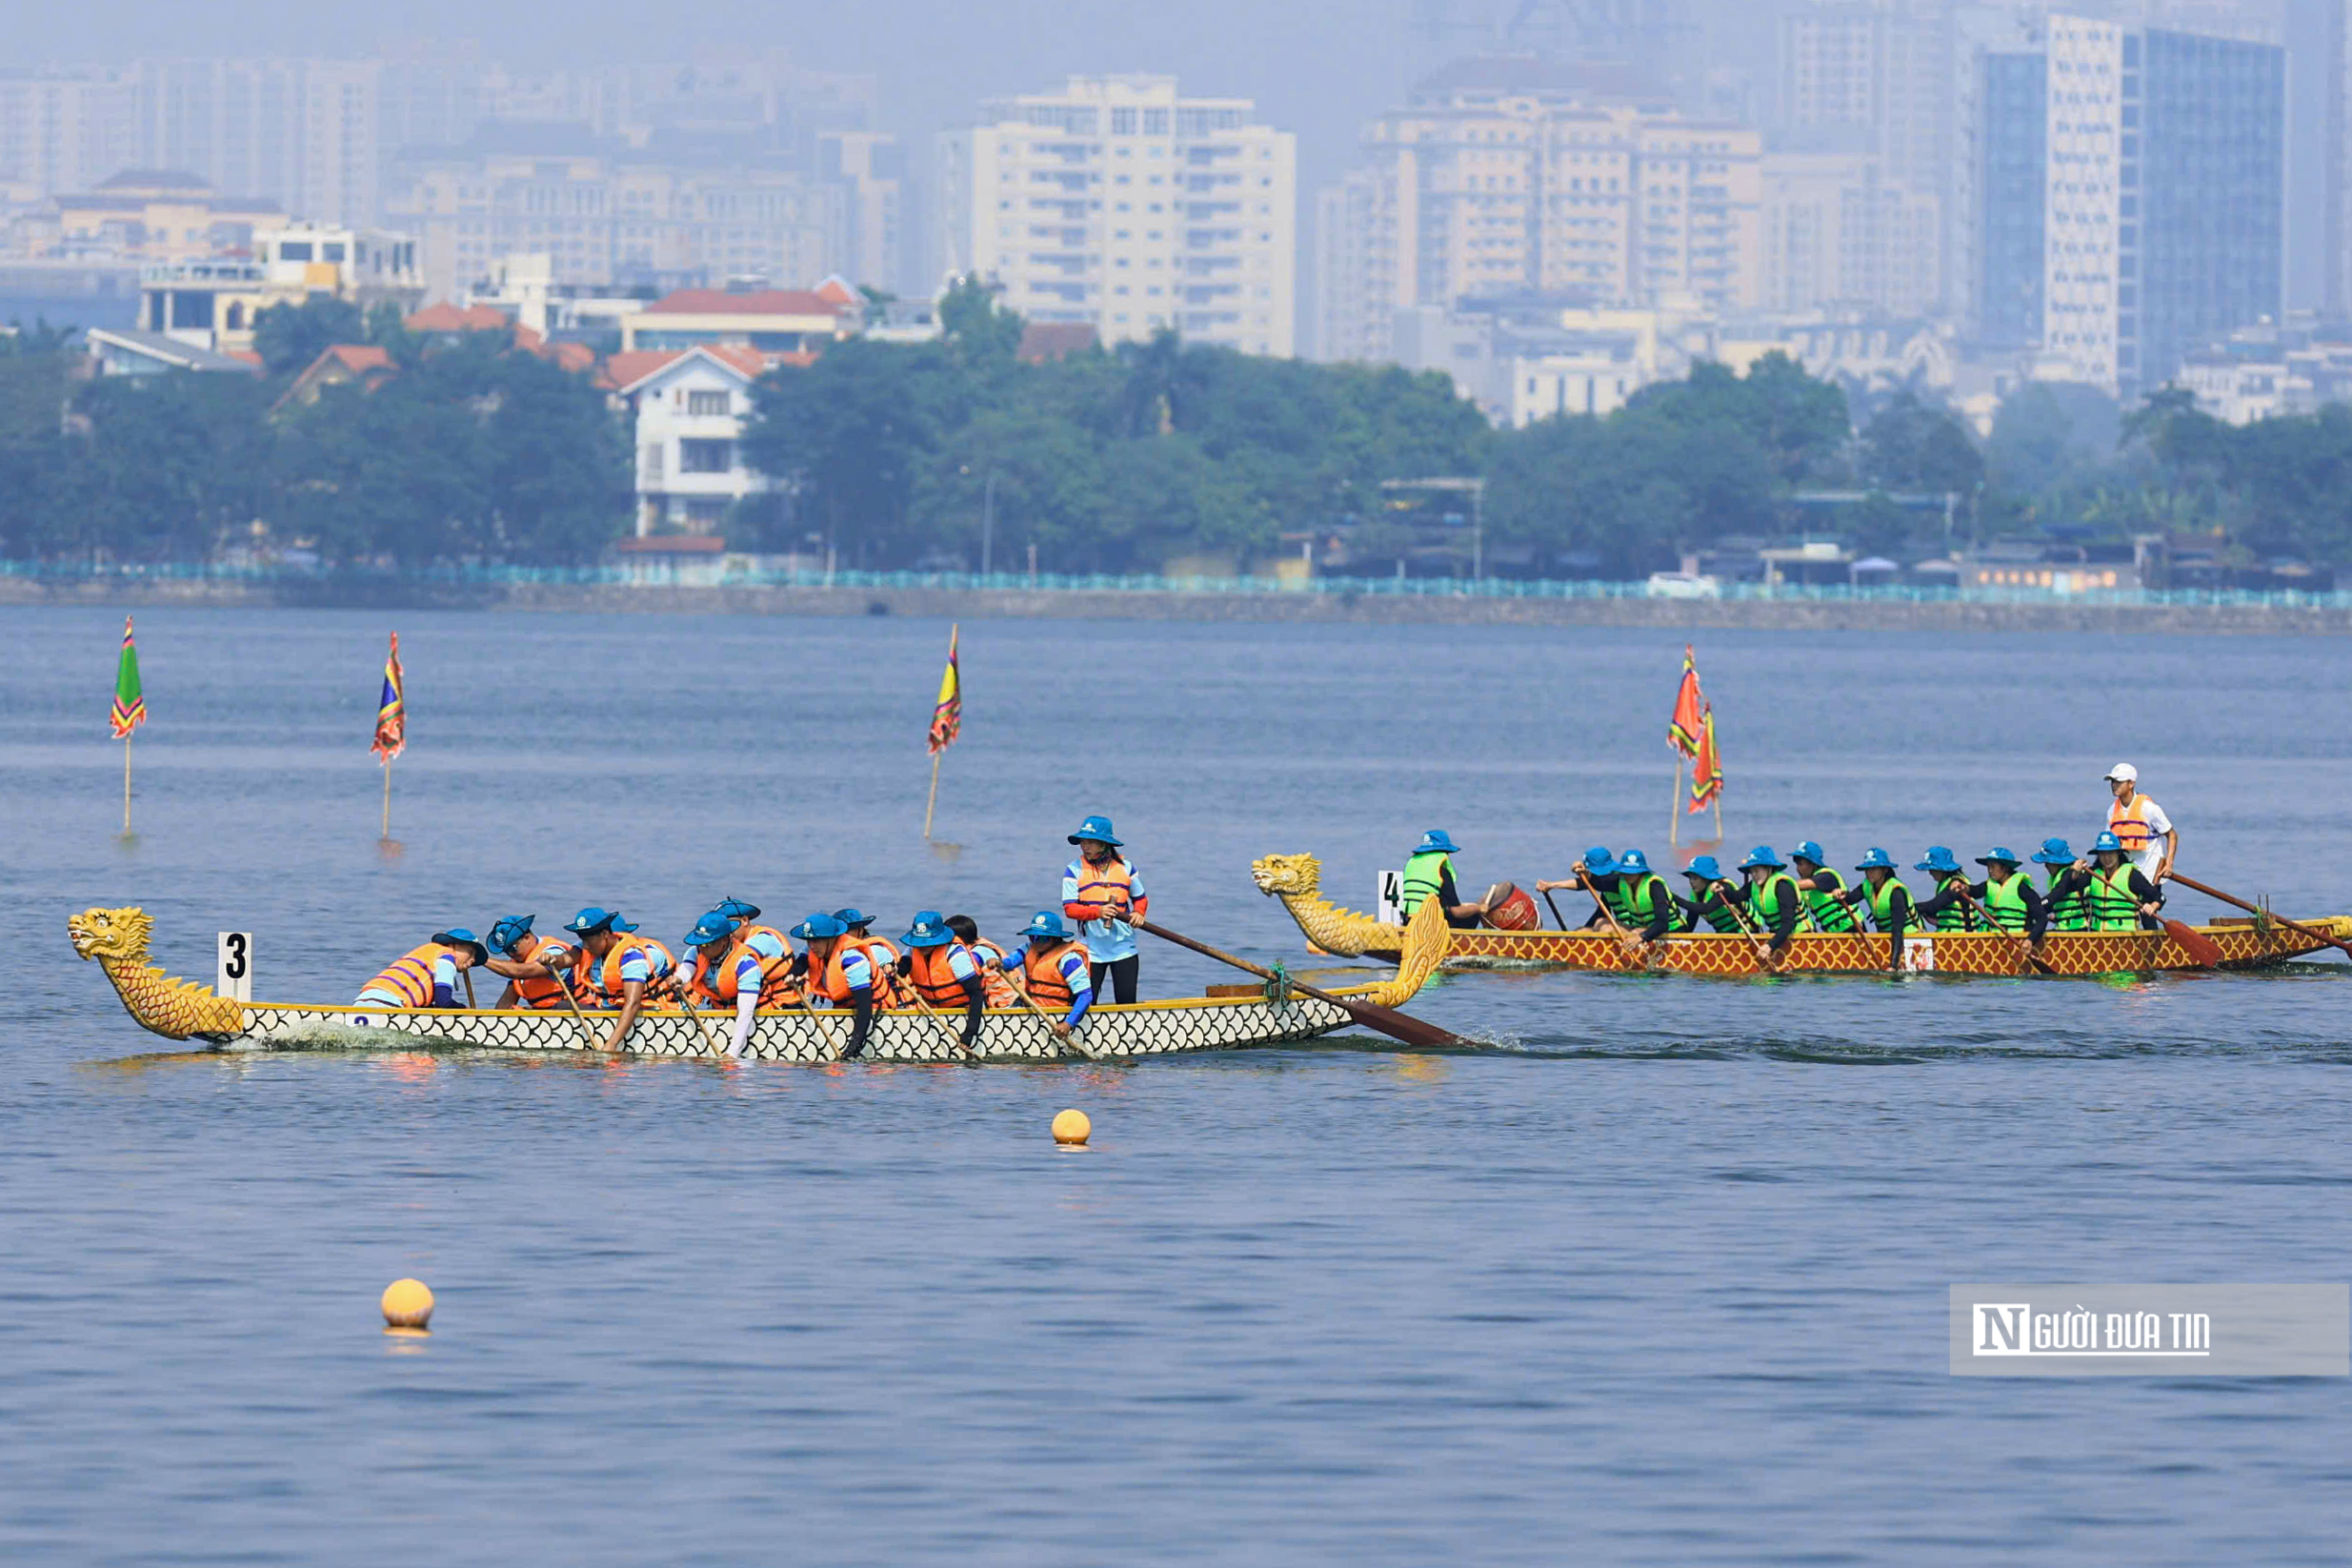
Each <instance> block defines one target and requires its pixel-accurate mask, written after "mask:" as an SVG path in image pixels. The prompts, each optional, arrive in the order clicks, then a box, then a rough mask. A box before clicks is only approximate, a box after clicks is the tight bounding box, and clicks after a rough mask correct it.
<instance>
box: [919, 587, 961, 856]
mask: <svg viewBox="0 0 2352 1568" xmlns="http://www.w3.org/2000/svg"><path fill="white" fill-rule="evenodd" d="M961 631H962V627H961V626H960V625H950V626H949V627H948V629H947V670H946V672H945V673H943V674H941V675H940V676H939V697H938V700H937V701H936V702H935V703H933V704H932V709H931V741H930V744H931V798H930V799H928V800H926V801H925V802H924V803H923V836H924V837H925V838H929V837H930V836H931V819H932V814H934V813H935V812H936V811H937V810H938V807H939V754H941V753H942V752H945V751H946V750H947V749H948V748H949V747H950V746H952V745H954V744H955V737H956V736H957V735H958V734H962V733H963V727H964V677H963V672H962V670H961V669H960V668H959V666H958V665H957V663H956V658H955V641H956V636H957V633H960V632H961Z"/></svg>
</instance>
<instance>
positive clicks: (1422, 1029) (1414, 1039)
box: [1136, 920, 1471, 1046]
mask: <svg viewBox="0 0 2352 1568" xmlns="http://www.w3.org/2000/svg"><path fill="white" fill-rule="evenodd" d="M1136 930H1137V931H1148V932H1150V933H1151V934H1152V935H1155V936H1156V937H1158V938H1159V939H1160V940H1161V941H1163V942H1174V943H1175V944H1176V946H1178V947H1186V948H1191V949H1192V950H1193V951H1194V952H1195V953H1197V954H1199V955H1202V956H1203V957H1208V958H1215V959H1216V961H1217V962H1219V963H1225V964H1231V965H1233V966H1234V968H1236V969H1238V970H1240V971H1242V972H1243V973H1245V974H1250V975H1256V976H1257V977H1258V978H1259V979H1261V980H1272V979H1275V978H1277V975H1275V973H1274V971H1272V970H1270V969H1260V968H1259V967H1258V966H1257V965H1256V964H1254V963H1252V962H1250V961H1249V960H1248V959H1247V958H1236V957H1235V956H1234V955H1232V954H1230V953H1220V952H1218V951H1217V950H1216V948H1213V947H1211V946H1210V945H1209V944H1208V943H1206V942H1196V941H1194V940H1193V939H1192V938H1191V937H1190V936H1184V935H1178V934H1177V933H1176V932H1173V931H1170V930H1169V929H1168V928H1167V927H1165V926H1159V925H1154V924H1153V923H1152V922H1151V921H1149V920H1137V921H1136ZM1282 978H1285V979H1287V978H1288V977H1287V976H1282ZM1288 983H1289V985H1290V988H1291V989H1292V990H1293V991H1296V992H1297V993H1298V994H1299V995H1302V996H1312V997H1314V998H1315V999H1316V1000H1317V1001H1318V1002H1324V1003H1328V1004H1329V1005H1330V1006H1333V1007H1336V1008H1338V1009H1339V1010H1340V1011H1341V1012H1343V1013H1345V1014H1346V1015H1348V1016H1349V1017H1351V1018H1354V1019H1355V1020H1356V1021H1357V1023H1359V1024H1362V1025H1363V1026H1364V1027H1365V1028H1367V1029H1377V1030H1378V1031H1379V1032H1380V1033H1381V1034H1383V1035H1387V1036H1388V1037H1389V1038H1391V1039H1393V1040H1402V1041H1403V1042H1404V1043H1405V1044H1407V1045H1425V1046H1446V1045H1451V1046H1467V1045H1469V1044H1470V1043H1471V1042H1470V1041H1468V1040H1465V1039H1463V1038H1462V1037H1461V1036H1460V1035H1449V1034H1447V1033H1446V1032H1445V1031H1444V1030H1442V1029H1439V1028H1438V1027H1437V1025H1436V1024H1434V1023H1423V1022H1422V1021H1421V1020H1420V1019H1418V1018H1416V1017H1413V1016H1411V1015H1408V1014H1403V1013H1399V1012H1397V1010H1396V1009H1395V1008H1393V1007H1380V1006H1377V1005H1375V1004H1374V1003H1371V1002H1359V1001H1352V1000H1350V999H1349V998H1347V997H1345V996H1335V995H1332V994H1331V993H1330V992H1328V991H1318V990H1317V989H1316V988H1315V987H1314V986H1311V985H1308V984H1306V983H1305V982H1303V981H1300V980H1289V981H1288Z"/></svg>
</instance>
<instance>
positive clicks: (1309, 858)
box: [1250, 854, 1323, 898]
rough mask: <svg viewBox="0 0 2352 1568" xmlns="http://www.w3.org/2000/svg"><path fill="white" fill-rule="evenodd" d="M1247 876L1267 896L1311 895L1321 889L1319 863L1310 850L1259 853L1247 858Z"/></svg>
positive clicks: (1321, 868)
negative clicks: (1285, 852)
mask: <svg viewBox="0 0 2352 1568" xmlns="http://www.w3.org/2000/svg"><path fill="white" fill-rule="evenodd" d="M1250 876H1251V878H1252V880H1254V881H1256V883H1257V891H1258V892H1260V893H1262V894H1264V895H1267V896H1268V897H1270V898H1271V897H1274V896H1276V895H1281V894H1288V895H1291V896H1292V897H1294V898H1313V897H1315V896H1316V895H1318V894H1320V893H1321V892H1322V891H1323V863H1322V862H1321V861H1320V860H1317V858H1316V857H1315V856H1314V855H1312V854H1265V855H1260V856H1258V857H1257V858H1256V859H1255V860H1253V861H1251V862H1250Z"/></svg>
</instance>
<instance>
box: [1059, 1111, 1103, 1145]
mask: <svg viewBox="0 0 2352 1568" xmlns="http://www.w3.org/2000/svg"><path fill="white" fill-rule="evenodd" d="M1094 1131H1095V1124H1094V1123H1093V1122H1091V1121H1088V1120H1087V1119H1086V1113H1085V1112H1083V1111H1064V1112H1063V1113H1061V1115H1059V1116H1055V1118H1054V1141H1055V1143H1067V1144H1080V1143H1084V1142H1085V1141H1086V1140H1087V1138H1088V1137H1089V1136H1092V1135H1093V1133H1094Z"/></svg>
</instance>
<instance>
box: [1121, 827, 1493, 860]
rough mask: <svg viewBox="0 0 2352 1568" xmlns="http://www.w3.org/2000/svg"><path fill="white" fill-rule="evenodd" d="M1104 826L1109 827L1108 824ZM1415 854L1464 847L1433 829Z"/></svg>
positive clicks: (1452, 851)
mask: <svg viewBox="0 0 2352 1568" xmlns="http://www.w3.org/2000/svg"><path fill="white" fill-rule="evenodd" d="M1104 826H1106V827H1107V826H1109V824H1108V823H1106V824H1104ZM1413 853H1414V854H1461V853H1462V847H1461V846H1460V845H1459V844H1457V843H1455V842H1454V840H1453V839H1452V838H1450V837H1448V836H1446V831H1445V830H1444V829H1443V828H1432V829H1430V830H1429V831H1428V832H1427V833H1425V834H1421V841H1420V842H1419V843H1417V844H1416V845H1414V846H1413Z"/></svg>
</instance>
